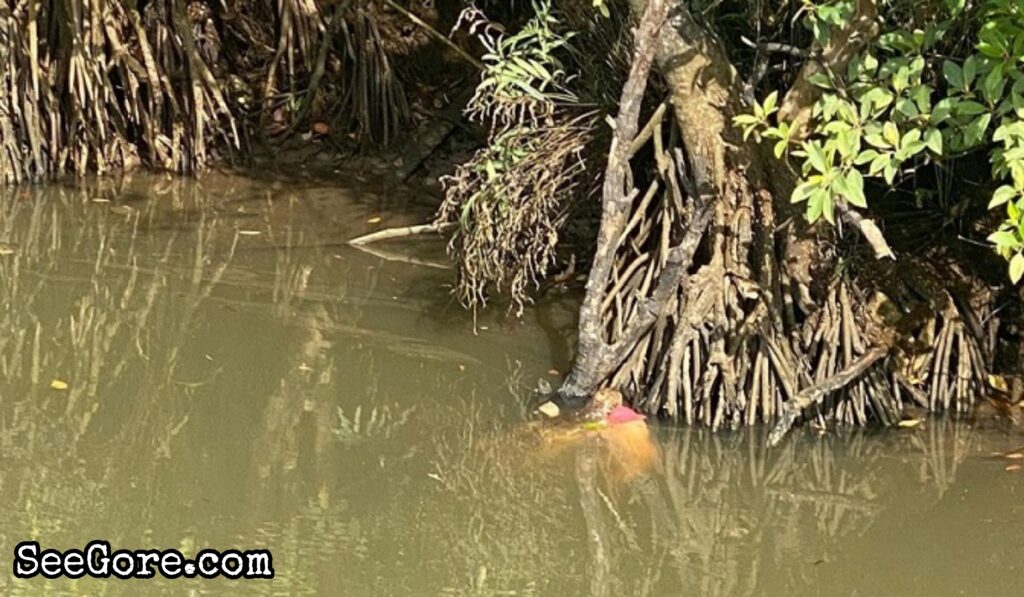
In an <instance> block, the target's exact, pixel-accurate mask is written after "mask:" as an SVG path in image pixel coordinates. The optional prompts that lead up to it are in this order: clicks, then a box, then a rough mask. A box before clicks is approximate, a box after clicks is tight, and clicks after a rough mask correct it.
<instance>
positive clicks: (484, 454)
mask: <svg viewBox="0 0 1024 597" xmlns="http://www.w3.org/2000/svg"><path fill="white" fill-rule="evenodd" d="M371 182H372V181H371ZM360 186H370V187H372V185H371V184H365V185H361V184H360V183H358V181H355V180H353V181H351V184H346V188H339V187H336V186H331V185H330V184H325V183H318V182H314V181H308V180H290V179H285V178H282V177H279V176H273V175H269V174H267V175H265V176H262V177H258V178H245V177H240V176H234V175H227V174H209V175H205V176H203V177H202V178H201V179H199V180H198V181H195V180H181V179H176V178H172V177H162V176H152V175H147V176H134V177H130V178H126V179H123V180H103V181H92V182H87V183H84V184H80V185H75V186H70V185H59V184H53V185H47V186H43V187H37V188H31V189H20V190H6V191H0V304H2V305H3V306H2V311H0V548H2V553H3V557H2V558H0V559H2V560H3V562H4V563H3V564H2V571H0V594H4V595H36V594H41V593H50V594H83V595H94V594H126V595H137V594H173V595H183V594H210V595H225V594H238V595H251V594H266V595H270V594H275V595H278V594H280V595H306V594H309V595H312V594H322V595H356V596H359V595H555V596H560V597H561V596H566V597H567V596H572V595H609V596H612V595H614V596H619V595H631V596H632V595H683V594H686V595H872V596H873V595H929V596H931V595H1020V594H1024V588H1022V587H1024V471H1022V470H1015V468H1017V467H1016V463H1017V462H1021V463H1024V460H1019V461H1018V460H1014V459H1013V457H1012V456H1011V458H1007V457H1005V454H1008V453H1011V454H1012V453H1014V452H1015V451H1017V450H1019V449H1020V448H1022V447H1024V434H1022V433H1021V431H1020V430H1019V429H1017V428H1015V427H1010V426H1005V427H1004V426H1001V425H999V424H993V423H980V422H972V421H970V420H966V421H949V420H941V419H935V420H930V421H927V422H925V423H924V424H922V425H920V426H919V427H916V428H913V429H891V430H868V431H859V432H845V433H839V434H828V435H822V436H818V435H815V434H813V433H812V432H811V431H809V430H805V429H798V430H796V431H795V432H794V433H793V434H792V436H791V437H790V438H788V439H787V440H786V441H785V442H784V444H783V445H782V446H780V447H779V448H777V449H773V450H768V449H766V448H765V447H764V432H763V430H758V429H752V430H740V431H732V432H724V433H719V434H717V435H711V434H708V433H705V432H703V431H701V430H691V429H674V428H671V427H667V426H658V425H654V426H653V428H652V430H651V435H650V437H649V438H648V437H647V436H646V435H644V436H643V437H642V438H640V439H639V440H637V441H633V439H630V438H627V440H626V441H625V442H622V443H621V445H620V443H616V442H615V441H606V440H605V439H603V438H600V437H591V436H589V435H586V434H584V435H582V436H579V435H577V436H574V437H571V438H568V439H564V438H563V439H561V440H558V441H555V442H551V441H546V440H545V439H544V438H543V437H542V435H543V433H544V432H543V430H542V431H538V430H537V428H536V426H534V425H531V424H530V423H529V419H530V413H529V409H530V392H531V388H533V387H535V386H536V384H537V380H538V379H539V378H548V379H552V380H555V379H556V377H555V376H557V374H558V372H560V371H564V369H565V366H566V360H567V358H568V354H569V352H570V350H571V344H570V339H571V338H572V335H573V329H574V316H575V315H574V312H575V309H576V299H575V298H574V297H572V296H567V295H560V294H557V293H551V294H549V295H547V296H545V297H544V298H543V299H542V300H541V301H540V302H539V303H538V304H537V305H534V306H532V307H530V308H528V309H527V310H526V312H525V313H524V314H523V317H522V318H521V319H516V318H512V317H507V316H505V312H504V309H502V308H500V307H499V308H497V309H488V310H485V311H483V312H481V313H480V314H479V316H478V317H477V319H476V321H475V322H474V318H473V316H472V315H471V314H470V313H467V312H465V311H463V310H461V309H460V308H459V307H458V306H457V305H456V304H454V303H453V302H452V300H451V298H450V292H449V290H450V287H449V284H450V280H451V275H452V274H451V271H450V270H446V269H442V268H441V267H438V266H441V265H443V264H444V251H443V249H444V248H443V245H442V243H441V242H440V241H438V240H434V239H417V240H414V241H405V242H392V243H389V244H386V245H385V244H380V245H374V247H375V248H377V249H378V250H384V251H386V252H387V253H388V254H387V255H386V256H384V257H382V256H380V255H373V254H367V253H365V252H362V251H359V250H356V249H353V248H351V247H349V246H346V245H345V244H344V241H345V240H346V239H349V238H351V237H353V236H356V235H359V234H363V233H366V232H369V231H373V230H375V229H378V228H380V227H384V226H396V225H405V224H411V223H416V222H417V221H418V220H417V219H419V220H423V219H425V218H427V217H428V216H429V202H426V201H422V200H420V199H418V198H417V197H416V196H415V195H413V194H411V193H401V192H389V193H387V194H386V195H381V194H378V193H374V192H372V191H360V190H358V189H359V187H360ZM399 214H402V215H399ZM411 256H415V259H409V257H411ZM630 442H632V443H630ZM638 443H639V444H643V445H640V446H639V448H637V444H638ZM623 446H624V447H623ZM617 450H623V451H629V450H634V452H630V453H629V454H627V455H626V456H625V457H623V458H618V459H617V460H615V459H611V460H610V459H609V458H608V456H609V453H610V452H611V453H612V454H611V455H612V456H621V455H620V454H617V453H615V452H616V451H617ZM631 459H632V460H631ZM27 539H34V540H37V541H39V542H40V543H41V544H42V545H43V546H44V547H55V548H58V549H68V548H72V547H78V548H81V547H83V546H84V545H85V544H86V543H87V542H88V541H90V540H92V539H106V540H108V541H110V542H111V544H112V545H113V546H114V548H119V547H124V548H136V549H137V548H159V549H163V548H175V549H180V550H182V551H183V552H185V554H186V555H194V554H195V553H196V552H197V551H198V550H199V549H202V548H206V547H209V548H216V549H221V550H224V549H228V548H238V549H256V548H264V549H269V550H270V551H271V552H272V554H273V565H274V570H275V573H276V577H275V578H274V579H273V580H249V581H246V580H237V581H230V580H225V579H217V580H213V581H210V580H202V579H192V580H188V579H177V580H168V579H156V580H144V581H143V580H135V581H130V582H125V581H114V580H106V581H100V580H95V579H81V580H68V579H58V580H52V581H51V580H45V579H42V578H35V579H30V580H15V579H13V578H12V575H11V569H12V568H11V562H12V559H13V550H14V546H15V544H16V543H17V542H19V541H22V540H27Z"/></svg>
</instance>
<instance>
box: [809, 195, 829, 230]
mask: <svg viewBox="0 0 1024 597" xmlns="http://www.w3.org/2000/svg"><path fill="white" fill-rule="evenodd" d="M826 201H828V192H827V191H825V189H821V188H819V189H817V190H816V191H814V192H813V193H812V194H811V196H810V197H809V198H808V199H807V212H806V214H805V215H806V217H807V221H808V222H810V223H811V224H813V223H815V222H817V221H818V218H820V217H821V212H822V210H824V209H825V202H826Z"/></svg>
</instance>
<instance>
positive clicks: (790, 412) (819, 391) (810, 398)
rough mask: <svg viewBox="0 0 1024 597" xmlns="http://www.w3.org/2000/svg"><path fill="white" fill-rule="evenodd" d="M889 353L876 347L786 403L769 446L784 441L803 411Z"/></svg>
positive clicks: (882, 348)
mask: <svg viewBox="0 0 1024 597" xmlns="http://www.w3.org/2000/svg"><path fill="white" fill-rule="evenodd" d="M888 352H889V348H888V347H885V346H876V347H875V348H872V349H871V350H869V351H868V352H866V353H865V354H863V355H861V357H860V358H858V359H857V360H856V361H854V362H853V363H852V364H850V366H849V367H847V368H845V369H843V370H842V371H840V372H838V373H836V374H835V375H833V376H831V377H829V378H828V379H826V380H824V381H822V382H820V383H817V384H815V385H813V386H811V387H809V388H805V389H803V390H801V391H800V392H798V393H797V395H796V396H794V397H793V399H792V400H790V401H789V402H786V405H785V406H784V407H783V409H782V415H781V416H780V417H779V420H778V422H777V423H776V424H775V427H774V428H773V429H772V432H771V433H770V434H769V435H768V445H769V446H775V445H777V444H778V443H779V442H780V441H782V438H783V437H785V435H786V434H787V433H788V432H789V430H790V428H791V427H792V426H793V423H794V422H796V418H797V416H798V415H799V414H800V412H801V411H802V410H803V409H805V408H807V407H809V406H811V405H814V404H818V403H820V402H821V401H822V399H823V398H824V397H825V395H826V394H828V393H830V392H834V391H836V390H838V389H841V388H844V387H846V386H847V385H849V384H850V383H851V382H853V381H854V380H855V379H857V378H858V377H860V376H861V375H863V374H864V372H865V371H867V370H868V368H869V367H871V366H872V365H874V364H875V363H876V362H877V361H878V360H879V359H881V358H882V357H884V356H885V355H886V354H888Z"/></svg>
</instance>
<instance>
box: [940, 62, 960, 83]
mask: <svg viewBox="0 0 1024 597" xmlns="http://www.w3.org/2000/svg"><path fill="white" fill-rule="evenodd" d="M942 74H943V75H944V76H945V77H946V82H948V83H949V86H950V87H953V88H955V89H960V88H961V87H963V85H964V70H963V69H962V68H960V65H959V64H957V63H955V62H952V61H950V60H947V61H945V62H943V63H942Z"/></svg>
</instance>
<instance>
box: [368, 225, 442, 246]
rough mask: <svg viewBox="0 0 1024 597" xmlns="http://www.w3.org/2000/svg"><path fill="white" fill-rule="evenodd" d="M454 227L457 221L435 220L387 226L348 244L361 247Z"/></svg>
mask: <svg viewBox="0 0 1024 597" xmlns="http://www.w3.org/2000/svg"><path fill="white" fill-rule="evenodd" d="M454 227H455V222H442V223H437V222H434V223H431V224H417V225H415V226H401V227H399V228H385V229H384V230H378V231H377V232H371V233H370V234H364V235H363V236H359V237H356V238H353V239H352V240H350V241H348V244H350V245H352V246H353V247H360V246H363V245H368V244H370V243H375V242H377V241H382V240H393V239H396V238H406V237H409V236H416V235H418V234H430V233H431V232H438V233H440V232H446V231H448V230H451V229H452V228H454Z"/></svg>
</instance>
